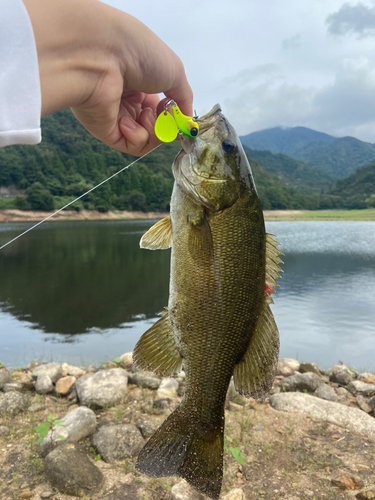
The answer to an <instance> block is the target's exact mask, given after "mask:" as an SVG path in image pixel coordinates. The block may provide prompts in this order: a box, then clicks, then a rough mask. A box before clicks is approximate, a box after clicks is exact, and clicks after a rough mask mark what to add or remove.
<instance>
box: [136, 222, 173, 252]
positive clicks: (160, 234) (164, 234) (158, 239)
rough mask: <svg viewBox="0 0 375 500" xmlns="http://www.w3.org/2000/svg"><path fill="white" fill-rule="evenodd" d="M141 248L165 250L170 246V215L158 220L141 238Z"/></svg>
mask: <svg viewBox="0 0 375 500" xmlns="http://www.w3.org/2000/svg"><path fill="white" fill-rule="evenodd" d="M139 246H140V247H141V248H147V249H148V250H165V249H166V248H171V246H172V222H171V218H170V216H168V217H165V218H164V219H161V220H159V221H158V222H157V223H156V224H154V225H153V226H152V227H151V228H150V229H149V230H148V231H147V232H146V233H145V234H144V235H143V236H142V238H141V241H140V242H139Z"/></svg>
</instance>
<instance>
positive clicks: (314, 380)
mask: <svg viewBox="0 0 375 500" xmlns="http://www.w3.org/2000/svg"><path fill="white" fill-rule="evenodd" d="M323 384H324V382H323V380H322V379H321V378H320V377H319V376H318V375H316V374H315V373H311V372H308V373H296V374H295V375H292V376H291V377H287V378H284V379H283V380H282V381H281V382H280V385H281V388H282V389H283V390H284V391H287V392H292V391H303V390H306V391H309V392H314V391H316V389H317V388H318V387H319V386H320V385H323Z"/></svg>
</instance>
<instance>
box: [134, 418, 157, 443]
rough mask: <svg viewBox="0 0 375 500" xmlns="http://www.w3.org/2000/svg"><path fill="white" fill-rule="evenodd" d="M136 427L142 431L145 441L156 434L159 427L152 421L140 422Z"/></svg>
mask: <svg viewBox="0 0 375 500" xmlns="http://www.w3.org/2000/svg"><path fill="white" fill-rule="evenodd" d="M135 425H136V427H137V429H139V430H140V431H141V434H142V436H143V437H144V438H145V439H147V438H149V437H151V436H152V435H153V434H155V432H156V429H157V427H156V426H155V425H154V424H153V423H152V422H151V420H138V422H136V423H135Z"/></svg>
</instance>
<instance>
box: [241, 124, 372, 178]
mask: <svg viewBox="0 0 375 500" xmlns="http://www.w3.org/2000/svg"><path fill="white" fill-rule="evenodd" d="M241 141H242V143H243V144H244V145H245V146H247V147H249V148H251V149H256V150H268V151H271V153H274V154H276V153H283V154H286V155H288V156H291V157H292V158H294V159H296V160H301V161H304V162H307V163H309V164H310V165H313V166H314V167H316V168H317V169H318V170H320V171H321V172H323V173H324V174H327V175H329V176H332V177H334V178H336V179H343V178H344V177H347V176H348V175H350V174H352V173H354V172H356V170H357V169H358V168H360V167H362V166H363V165H367V164H368V163H370V162H371V161H372V160H374V159H375V145H374V144H370V143H369V142H363V141H360V140H358V139H356V138H355V137H341V138H335V137H332V136H330V135H328V134H323V133H321V132H316V131H315V130H311V129H308V128H305V127H293V128H281V127H276V128H272V129H266V130H261V131H259V132H253V133H252V134H249V135H246V136H243V137H241Z"/></svg>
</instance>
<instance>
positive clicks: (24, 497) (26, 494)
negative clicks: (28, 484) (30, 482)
mask: <svg viewBox="0 0 375 500" xmlns="http://www.w3.org/2000/svg"><path fill="white" fill-rule="evenodd" d="M32 496H33V493H31V491H30V490H25V491H23V492H22V493H21V494H20V495H19V497H18V498H21V499H22V500H28V499H29V498H31V497H32Z"/></svg>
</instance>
